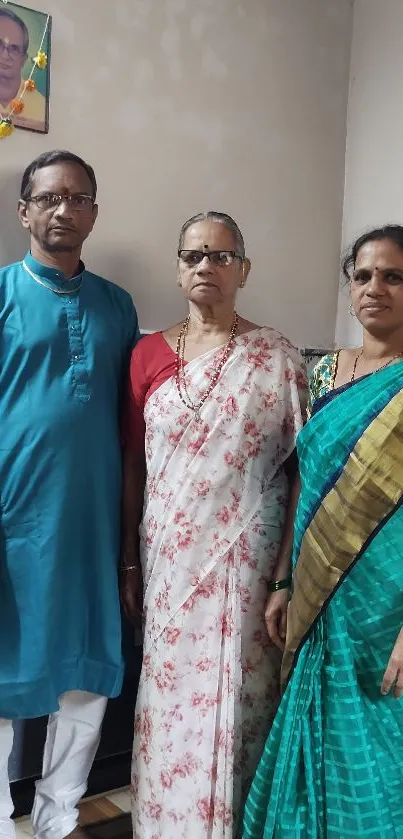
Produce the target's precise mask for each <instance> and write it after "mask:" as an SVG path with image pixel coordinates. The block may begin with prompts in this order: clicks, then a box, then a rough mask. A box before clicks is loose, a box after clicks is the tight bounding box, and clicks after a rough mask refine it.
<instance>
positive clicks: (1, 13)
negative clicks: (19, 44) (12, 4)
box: [0, 8, 29, 53]
mask: <svg viewBox="0 0 403 839" xmlns="http://www.w3.org/2000/svg"><path fill="white" fill-rule="evenodd" d="M0 17H6V18H7V19H8V20H12V22H13V23H16V24H17V26H19V27H20V29H21V32H22V37H23V50H24V53H27V52H28V47H29V32H28V29H27V27H26V25H25V23H24V21H23V20H21V18H20V17H18V15H16V14H14V12H12V11H11V9H3V8H1V9H0Z"/></svg>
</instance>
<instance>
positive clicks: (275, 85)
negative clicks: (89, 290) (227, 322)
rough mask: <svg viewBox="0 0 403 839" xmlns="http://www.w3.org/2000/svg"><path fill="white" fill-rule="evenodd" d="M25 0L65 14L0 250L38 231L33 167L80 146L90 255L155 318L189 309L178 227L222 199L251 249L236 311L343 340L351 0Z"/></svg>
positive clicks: (7, 145) (6, 154)
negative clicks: (91, 205) (24, 224)
mask: <svg viewBox="0 0 403 839" xmlns="http://www.w3.org/2000/svg"><path fill="white" fill-rule="evenodd" d="M364 2H365V3H368V4H369V5H374V4H373V3H371V2H370V0H364ZM384 2H386V0H382V3H384ZM27 3H28V0H27ZM28 5H32V6H34V7H36V8H38V9H42V10H44V11H49V12H50V13H51V14H52V15H53V60H52V85H51V86H52V98H51V130H50V133H49V135H48V136H44V135H34V134H32V133H28V132H23V131H18V132H17V131H16V132H15V133H14V135H13V136H12V137H11V138H9V139H7V140H3V141H1V156H0V189H1V225H0V262H1V263H3V264H4V263H6V262H9V261H11V260H13V259H17V258H19V257H20V256H21V254H22V252H23V250H24V247H25V244H26V242H25V239H24V236H23V235H22V233H21V231H20V230H19V227H18V224H17V221H16V219H15V216H14V205H15V201H16V197H17V189H18V181H19V177H20V174H21V170H22V169H23V167H24V166H25V165H26V164H27V163H28V162H29V161H30V159H32V158H33V157H35V156H36V155H37V154H38V153H39V152H41V151H43V150H44V149H50V148H54V147H68V148H70V149H71V150H73V151H75V152H77V153H79V154H81V155H82V156H84V157H86V158H88V160H89V161H90V162H91V163H92V164H93V165H94V167H95V169H96V172H97V176H98V179H99V186H100V193H99V201H100V216H99V221H98V224H97V228H96V231H94V233H93V236H92V238H91V240H90V242H89V244H88V246H87V247H86V250H85V256H86V260H87V263H88V264H89V265H90V266H91V267H92V268H93V269H94V270H98V271H99V272H101V273H103V274H105V275H107V276H109V277H110V278H111V279H113V280H115V281H116V282H117V283H120V284H121V285H123V286H125V287H126V288H127V289H129V290H130V291H131V292H132V293H133V296H134V298H135V301H136V303H137V306H138V310H139V314H140V321H141V324H142V326H143V327H145V328H149V329H153V328H159V327H163V326H166V325H167V324H168V323H170V322H172V321H174V320H175V319H177V318H178V315H179V314H180V313H181V311H182V304H181V299H180V296H179V292H178V291H177V290H176V287H175V282H174V258H175V250H176V241H177V234H178V229H179V226H180V224H181V222H182V221H183V220H184V219H185V218H186V217H187V216H189V215H191V214H193V213H194V212H197V211H200V210H203V209H208V208H214V209H221V210H226V211H228V212H230V213H231V214H233V215H234V216H235V218H236V219H237V220H238V222H239V223H240V225H241V227H242V229H243V231H244V234H245V238H246V242H247V247H248V251H249V254H250V256H251V258H252V261H253V271H252V275H251V279H250V284H249V286H248V287H247V289H246V290H245V292H244V293H243V295H242V303H240V306H239V308H240V310H241V311H242V312H243V313H244V314H246V315H247V316H249V317H251V318H254V319H256V320H257V321H259V322H266V323H271V324H272V325H274V326H276V327H278V328H280V329H282V330H283V331H285V332H286V333H287V334H289V335H290V337H291V338H292V339H293V340H295V341H296V342H299V343H300V344H308V345H311V346H312V345H325V346H326V345H328V344H329V342H332V341H333V337H334V322H335V312H336V300H337V288H338V258H339V249H340V231H341V212H342V192H343V176H344V147H345V111H346V105H347V89H348V64H349V49H350V30H351V15H352V10H351V3H350V0H219V2H217V0H115V2H106V0H30V2H29V3H28ZM380 5H382V4H380ZM390 5H393V4H390ZM399 102H400V99H399ZM396 108H397V109H398V103H396ZM393 133H394V131H393V124H391V123H389V125H388V127H387V129H386V131H385V134H386V135H387V139H389V141H390V140H391V139H392V135H393ZM395 136H396V141H397V140H398V137H397V132H396V135H395Z"/></svg>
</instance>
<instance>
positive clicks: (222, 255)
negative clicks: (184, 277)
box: [178, 250, 243, 268]
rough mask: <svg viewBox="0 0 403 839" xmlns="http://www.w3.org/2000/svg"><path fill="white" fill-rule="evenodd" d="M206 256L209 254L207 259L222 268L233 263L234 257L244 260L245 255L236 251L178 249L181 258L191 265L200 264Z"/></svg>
mask: <svg viewBox="0 0 403 839" xmlns="http://www.w3.org/2000/svg"><path fill="white" fill-rule="evenodd" d="M205 256H207V259H208V260H209V261H210V262H211V264H212V265H218V266H219V267H220V268H226V267H227V266H228V265H232V263H233V261H234V259H240V260H241V262H243V256H241V255H240V254H239V253H235V251H189V250H179V251H178V257H179V259H180V260H181V261H182V262H184V263H185V265H189V266H190V267H191V266H195V265H199V264H200V262H202V260H203V259H204V257H205Z"/></svg>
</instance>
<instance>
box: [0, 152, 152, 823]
mask: <svg viewBox="0 0 403 839" xmlns="http://www.w3.org/2000/svg"><path fill="white" fill-rule="evenodd" d="M95 200H96V180H95V175H94V172H93V170H92V168H91V167H90V166H88V164H86V163H85V162H84V161H83V160H81V159H80V158H77V157H76V156H75V155H73V154H71V153H69V152H49V153H45V154H43V155H41V156H40V157H39V158H37V159H36V160H35V161H34V162H33V163H32V164H31V165H30V166H29V167H28V168H27V170H26V171H25V173H24V176H23V180H22V186H21V199H20V202H19V216H20V219H21V222H22V224H23V226H24V227H25V228H26V229H27V230H29V232H30V237H31V249H30V252H29V253H28V254H27V255H26V256H25V257H24V259H23V260H22V261H21V262H18V263H16V264H14V265H10V266H8V267H7V268H3V269H2V270H1V271H0V335H1V338H0V356H1V358H0V497H1V506H0V837H9V839H13V836H14V827H13V823H12V821H11V818H10V817H11V814H12V809H13V807H12V802H11V797H10V791H9V782H8V773H7V763H8V757H9V754H10V752H11V748H12V741H13V735H12V722H11V721H12V720H13V719H25V718H28V717H37V716H42V715H45V714H50V718H49V725H48V734H47V740H46V745H45V753H44V762H43V776H42V780H41V781H40V782H38V784H37V793H36V800H35V804H34V810H33V824H34V833H35V836H37V837H40V839H63V837H65V836H67V835H68V834H70V833H71V832H73V831H74V832H75V833H76V834H77V833H78V832H79V829H78V828H77V827H76V826H77V815H78V813H77V804H78V800H79V798H80V797H81V796H82V794H83V792H84V791H85V788H86V783H87V777H88V773H89V770H90V767H91V764H92V761H93V759H94V756H95V752H96V749H97V746H98V743H99V737H100V729H101V724H102V719H103V715H104V712H105V708H106V702H107V697H113V696H117V695H118V694H119V692H120V689H121V684H122V677H123V663H122V656H121V629H120V610H119V597H118V581H117V565H118V553H119V525H120V499H121V456H120V443H119V409H120V397H121V385H122V381H123V378H124V375H125V368H126V364H127V362H128V360H129V355H130V351H131V349H132V347H133V345H134V343H135V342H136V340H137V338H138V326H137V317H136V312H135V309H134V306H133V303H132V300H131V298H130V295H129V294H128V293H127V292H125V291H123V289H121V288H119V287H118V286H116V285H114V284H113V283H111V282H109V281H107V280H105V279H103V278H102V277H99V276H97V275H96V274H92V273H90V272H89V271H87V270H86V269H85V267H84V265H83V263H82V262H81V261H80V256H81V248H82V244H83V242H84V240H85V239H86V238H87V236H88V235H89V233H90V232H91V230H92V228H93V225H94V223H95V220H96V217H97V211H98V208H97V205H96V203H95Z"/></svg>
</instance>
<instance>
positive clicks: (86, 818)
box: [80, 798, 123, 827]
mask: <svg viewBox="0 0 403 839" xmlns="http://www.w3.org/2000/svg"><path fill="white" fill-rule="evenodd" d="M122 813H123V811H122V810H121V809H120V807H116V804H113V803H112V801H108V799H107V798H97V799H95V800H94V801H83V802H82V803H81V804H80V825H81V827H85V826H86V825H89V824H96V822H100V821H103V820H104V819H105V820H106V819H113V818H114V817H115V816H121V815H122Z"/></svg>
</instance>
